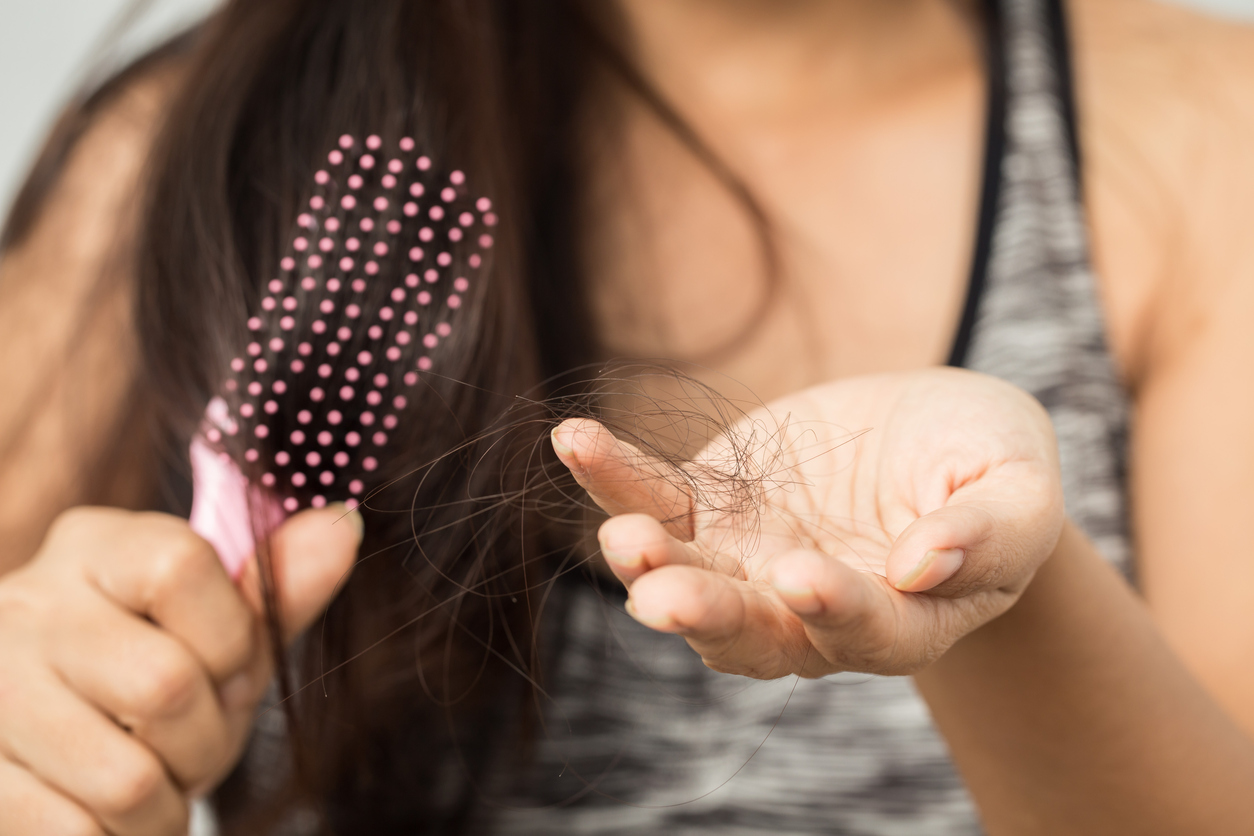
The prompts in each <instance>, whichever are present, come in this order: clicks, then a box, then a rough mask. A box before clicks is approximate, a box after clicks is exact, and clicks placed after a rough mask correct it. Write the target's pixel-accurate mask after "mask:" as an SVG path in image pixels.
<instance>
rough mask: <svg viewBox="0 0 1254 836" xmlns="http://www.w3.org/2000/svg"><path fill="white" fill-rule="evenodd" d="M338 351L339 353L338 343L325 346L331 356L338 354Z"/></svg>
mask: <svg viewBox="0 0 1254 836" xmlns="http://www.w3.org/2000/svg"><path fill="white" fill-rule="evenodd" d="M339 353H340V344H339V343H331V345H329V346H327V354H330V355H331V356H332V357H337V356H339Z"/></svg>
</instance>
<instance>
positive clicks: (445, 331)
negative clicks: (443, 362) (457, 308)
mask: <svg viewBox="0 0 1254 836" xmlns="http://www.w3.org/2000/svg"><path fill="white" fill-rule="evenodd" d="M435 332H436V333H437V334H439V335H440V336H441V337H447V336H448V335H449V334H451V333H453V326H452V325H449V324H448V323H447V322H441V323H440V324H438V325H436V326H435Z"/></svg>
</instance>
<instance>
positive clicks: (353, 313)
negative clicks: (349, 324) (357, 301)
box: [344, 305, 361, 319]
mask: <svg viewBox="0 0 1254 836" xmlns="http://www.w3.org/2000/svg"><path fill="white" fill-rule="evenodd" d="M344 315H345V316H347V317H348V318H349V319H356V318H357V317H359V316H361V306H360V305H349V306H348V307H346V308H345V309H344Z"/></svg>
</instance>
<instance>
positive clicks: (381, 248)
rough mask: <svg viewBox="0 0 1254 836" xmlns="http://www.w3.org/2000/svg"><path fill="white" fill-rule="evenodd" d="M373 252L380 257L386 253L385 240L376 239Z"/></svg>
mask: <svg viewBox="0 0 1254 836" xmlns="http://www.w3.org/2000/svg"><path fill="white" fill-rule="evenodd" d="M374 254H375V255H377V256H379V257H380V258H382V257H383V256H385V255H387V254H388V245H387V242H385V241H378V242H376V243H375V245H374Z"/></svg>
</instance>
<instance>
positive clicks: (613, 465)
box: [551, 418, 692, 541]
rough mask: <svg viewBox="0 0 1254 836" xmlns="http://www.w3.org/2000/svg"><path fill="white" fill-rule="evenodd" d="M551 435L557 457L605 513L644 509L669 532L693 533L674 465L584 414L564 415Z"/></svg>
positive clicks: (688, 504)
mask: <svg viewBox="0 0 1254 836" xmlns="http://www.w3.org/2000/svg"><path fill="white" fill-rule="evenodd" d="M551 437H552V441H553V449H554V451H556V453H557V456H558V458H559V459H561V460H562V463H563V464H565V465H566V466H567V467H568V468H570V471H571V473H572V474H574V476H575V481H577V482H578V483H579V484H580V486H581V487H582V488H583V489H584V490H586V491H587V492H588V495H589V496H590V497H592V501H593V502H595V503H596V504H597V505H599V506H600V507H601V509H602V510H604V511H605V512H606V513H607V514H610V515H611V516H613V515H617V514H632V513H639V514H648V515H649V516H651V517H654V518H656V519H658V520H661V521H662V523H663V525H664V526H665V527H666V530H667V531H668V532H670V534H671V535H673V536H674V537H677V538H679V539H680V540H684V541H687V540H691V539H692V517H691V515H692V496H691V494H690V493H689V491H688V488H687V486H686V485H685V484H684V482H683V480H682V478H681V477H680V474H679V472H678V471H677V470H676V469H675V468H674V467H672V466H670V465H668V464H666V463H665V462H663V461H661V460H659V459H656V458H654V457H652V456H648V455H646V454H644V453H642V452H641V451H640V450H638V449H636V448H635V447H633V446H632V445H630V444H628V443H627V442H625V441H621V440H619V439H617V438H615V437H614V434H613V433H611V432H610V431H609V430H607V429H606V428H605V427H603V426H601V425H600V424H598V423H597V422H596V421H592V420H589V419H586V418H572V419H569V420H567V421H563V422H562V423H561V424H559V425H558V426H557V427H556V428H554V430H553V432H552V434H551Z"/></svg>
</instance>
